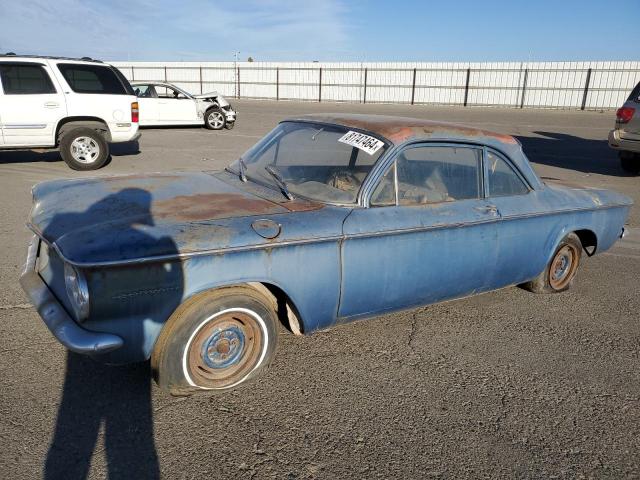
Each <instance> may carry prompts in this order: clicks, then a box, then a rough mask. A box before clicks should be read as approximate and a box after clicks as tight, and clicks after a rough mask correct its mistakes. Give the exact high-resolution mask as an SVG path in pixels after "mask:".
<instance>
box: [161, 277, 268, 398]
mask: <svg viewBox="0 0 640 480" xmlns="http://www.w3.org/2000/svg"><path fill="white" fill-rule="evenodd" d="M277 321H278V319H277V316H276V313H275V305H274V304H273V302H272V301H271V300H270V299H269V298H267V297H266V296H265V295H263V294H262V293H261V292H259V291H258V290H256V289H254V288H252V287H249V286H237V287H227V288H222V289H217V290H212V291H208V292H203V293H201V294H198V295H195V296H194V297H192V298H190V299H189V300H187V301H186V302H184V303H183V304H182V305H180V307H178V309H177V310H176V311H175V312H174V314H173V315H172V316H171V318H169V320H167V323H166V324H165V326H164V328H163V329H162V332H161V333H160V336H159V338H158V341H157V342H156V346H155V348H154V350H153V354H152V356H151V367H152V370H153V373H154V377H155V379H156V382H157V383H158V385H159V386H160V387H162V388H164V389H167V390H169V391H170V392H171V393H172V394H174V395H189V394H191V393H193V392H195V391H198V390H210V391H216V390H226V389H230V388H234V387H237V386H239V385H241V384H243V383H245V382H247V381H249V380H250V379H252V378H254V377H256V376H258V375H259V374H260V373H261V372H263V371H265V370H266V369H267V368H268V366H269V364H270V363H271V360H272V358H273V356H274V354H275V349H276V342H277V335H276V323H277Z"/></svg>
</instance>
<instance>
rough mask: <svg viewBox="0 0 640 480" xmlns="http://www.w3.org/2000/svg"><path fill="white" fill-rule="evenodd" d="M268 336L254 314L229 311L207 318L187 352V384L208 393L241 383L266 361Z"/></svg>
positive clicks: (234, 310) (190, 342) (184, 361)
mask: <svg viewBox="0 0 640 480" xmlns="http://www.w3.org/2000/svg"><path fill="white" fill-rule="evenodd" d="M266 335H267V333H266V326H265V325H264V321H263V320H262V319H261V318H260V317H259V316H258V315H257V314H256V313H255V312H253V311H251V310H247V309H243V308H238V309H229V310H224V311H223V312H219V313H218V314H215V315H212V316H211V317H208V318H207V319H205V320H204V321H203V322H202V323H201V324H200V326H199V327H198V328H197V329H196V330H195V331H194V332H193V334H192V335H191V338H190V339H189V342H188V343H187V346H186V348H185V352H184V358H183V368H184V372H185V376H186V377H187V381H188V382H189V383H190V384H191V385H192V386H197V387H199V388H203V389H207V390H212V389H224V388H231V387H233V386H235V385H238V384H239V383H242V382H243V381H244V380H245V379H246V378H247V376H248V375H249V374H250V373H251V372H252V371H253V370H255V369H256V368H258V366H260V364H261V363H262V361H263V360H264V357H265V354H266V347H267V337H266Z"/></svg>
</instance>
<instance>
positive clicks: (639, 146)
mask: <svg viewBox="0 0 640 480" xmlns="http://www.w3.org/2000/svg"><path fill="white" fill-rule="evenodd" d="M609 146H610V147H611V148H614V149H616V150H623V151H625V152H636V153H640V140H630V139H628V138H622V137H620V130H611V131H610V132H609Z"/></svg>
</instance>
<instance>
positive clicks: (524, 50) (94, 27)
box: [0, 0, 640, 61]
mask: <svg viewBox="0 0 640 480" xmlns="http://www.w3.org/2000/svg"><path fill="white" fill-rule="evenodd" d="M639 7H640V0H617V1H616V2H607V1H604V0H583V1H576V0H564V1H563V0H553V1H552V0H537V1H536V0H529V1H522V0H511V1H506V0H485V1H479V0H476V1H469V0H456V1H441V0H440V1H417V0H414V1H410V0H395V1H389V0H387V1H382V0H372V1H365V0H352V1H346V0H313V1H303V0H247V1H242V0H236V1H232V2H229V1H213V0H184V1H179V0H177V1H176V0H173V1H167V0H128V1H125V0H0V52H1V51H15V52H18V53H35V54H47V55H68V56H85V55H87V56H91V57H96V58H102V59H105V60H112V61H114V60H185V61H189V60H211V61H215V60H232V59H233V52H234V51H240V58H241V59H246V58H247V57H248V56H252V57H253V58H254V59H256V60H292V61H299V60H320V61H527V60H531V61H543V60H639V59H640V50H639V48H638V46H639V45H640V28H638V23H637V20H635V17H636V15H637V13H638V11H639V10H640V8H639Z"/></svg>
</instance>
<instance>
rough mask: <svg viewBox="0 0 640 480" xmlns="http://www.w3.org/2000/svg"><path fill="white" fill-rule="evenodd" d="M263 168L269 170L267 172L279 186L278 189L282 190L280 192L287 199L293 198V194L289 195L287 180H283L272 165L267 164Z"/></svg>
mask: <svg viewBox="0 0 640 480" xmlns="http://www.w3.org/2000/svg"><path fill="white" fill-rule="evenodd" d="M264 169H265V170H266V171H267V172H269V174H270V175H271V176H272V177H273V178H274V179H275V181H276V183H277V184H278V186H279V187H280V190H281V191H282V194H283V195H284V196H285V197H287V198H288V199H289V200H293V195H291V192H290V191H289V188H288V187H287V182H285V181H284V178H282V175H280V174H279V173H278V171H277V170H276V168H275V167H274V166H272V165H267V166H266V167H264Z"/></svg>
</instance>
